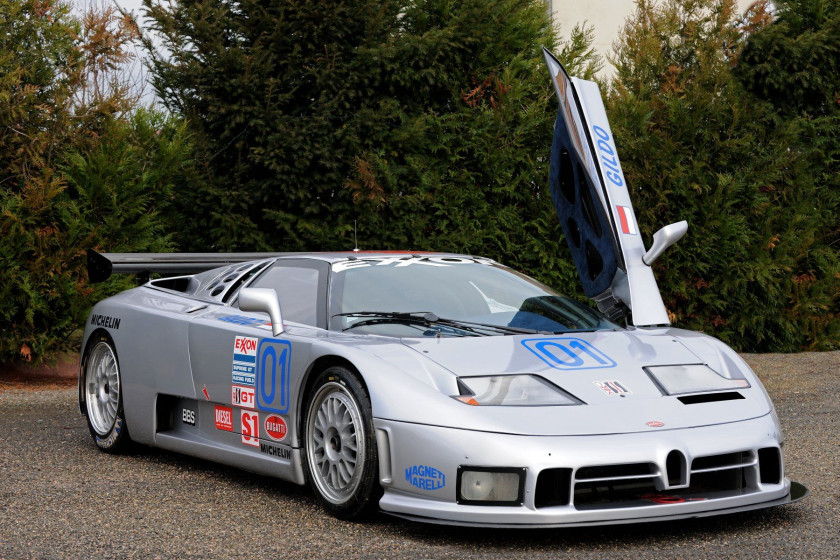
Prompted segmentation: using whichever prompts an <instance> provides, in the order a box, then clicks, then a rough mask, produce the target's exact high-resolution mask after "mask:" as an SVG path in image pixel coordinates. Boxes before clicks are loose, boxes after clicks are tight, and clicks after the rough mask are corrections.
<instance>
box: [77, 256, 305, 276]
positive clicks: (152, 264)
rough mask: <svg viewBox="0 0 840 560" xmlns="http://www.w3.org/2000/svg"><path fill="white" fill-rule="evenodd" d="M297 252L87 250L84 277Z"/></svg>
mask: <svg viewBox="0 0 840 560" xmlns="http://www.w3.org/2000/svg"><path fill="white" fill-rule="evenodd" d="M296 254H298V253H97V252H96V251H94V250H93V249H88V252H87V268H88V278H89V279H90V281H91V282H93V283H96V282H104V281H105V280H107V279H108V278H109V277H110V276H111V275H112V274H138V275H140V276H141V277H145V278H148V276H149V274H151V273H153V272H158V273H162V274H196V273H198V272H204V271H205V270H210V269H213V268H217V267H220V266H225V265H226V264H238V263H243V262H248V261H256V260H262V259H270V258H274V257H285V256H292V255H296Z"/></svg>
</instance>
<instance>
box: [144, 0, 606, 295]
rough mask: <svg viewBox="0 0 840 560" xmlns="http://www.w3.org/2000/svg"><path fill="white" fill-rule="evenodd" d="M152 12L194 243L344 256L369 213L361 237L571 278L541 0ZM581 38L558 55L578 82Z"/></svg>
mask: <svg viewBox="0 0 840 560" xmlns="http://www.w3.org/2000/svg"><path fill="white" fill-rule="evenodd" d="M146 6H147V8H148V13H149V14H150V15H151V16H152V17H153V18H154V20H155V25H154V27H155V29H156V30H157V31H158V32H159V33H160V34H161V35H162V36H163V37H164V38H165V41H164V46H165V47H166V51H168V52H167V54H166V55H165V56H164V55H161V56H158V57H156V58H155V60H154V76H155V87H156V90H157V92H158V94H159V95H160V96H161V97H162V98H163V99H164V101H165V103H166V104H167V105H168V106H169V107H170V108H171V109H172V110H175V111H178V112H180V113H182V114H183V115H185V117H186V118H187V121H188V122H189V123H190V126H191V127H192V130H193V132H194V133H195V136H196V139H197V142H199V143H200V146H201V152H200V156H199V157H198V158H197V159H199V161H200V168H201V170H202V171H203V172H205V173H206V175H205V176H204V177H203V180H204V184H205V185H206V187H204V188H202V189H200V190H198V191H197V192H195V193H190V194H188V195H187V196H189V197H190V204H189V206H188V207H189V208H192V209H195V211H194V212H193V213H192V215H193V216H194V217H195V219H196V220H197V226H198V227H197V229H196V230H195V231H194V232H193V235H192V236H188V237H183V238H182V239H183V240H184V242H183V244H182V245H181V247H182V248H184V249H192V250H199V249H201V250H212V249H216V250H220V249H224V250H237V249H250V250H254V249H263V250H269V249H271V250H278V249H282V250H292V251H293V250H331V249H341V250H346V249H350V248H352V247H353V228H354V221H357V223H358V232H359V243H360V245H361V247H362V248H377V249H417V250H423V249H435V250H451V251H460V252H467V253H472V252H474V253H480V254H484V255H487V256H491V257H496V258H499V259H500V260H502V261H504V262H506V263H509V264H511V265H514V266H519V267H523V268H526V269H529V270H532V271H540V272H541V276H542V277H543V279H547V280H552V281H553V283H555V284H560V285H563V284H567V283H568V284H570V288H571V290H573V289H574V288H572V286H574V284H573V282H574V278H575V274H574V272H573V269H572V267H571V264H570V263H569V261H568V259H567V258H564V255H565V256H567V254H566V253H565V248H564V247H562V240H561V239H560V235H561V234H560V228H559V226H558V225H556V219H555V218H553V215H552V210H551V209H550V207H549V206H547V205H546V204H545V203H546V201H547V200H548V198H547V194H546V193H545V180H544V178H545V176H547V170H548V161H547V156H548V150H547V145H548V142H549V140H547V139H550V138H551V128H552V122H553V118H554V116H555V111H556V101H555V100H554V99H553V95H552V92H551V90H550V84H549V81H548V80H547V78H546V75H545V70H544V67H543V62H542V55H541V51H540V47H541V46H542V45H546V46H549V47H552V46H553V45H554V43H555V41H556V39H555V38H554V37H555V32H554V29H552V27H551V26H550V23H549V20H548V18H547V15H546V11H545V6H544V4H543V3H542V2H522V1H521V0H489V1H488V0H470V1H466V2H458V3H451V2H446V1H441V0H422V1H417V2H406V1H404V0H388V1H385V2H369V1H367V0H347V1H342V2H333V1H330V2H327V1H314V2H312V1H307V2H302V1H291V2H281V3H276V4H273V5H272V6H271V7H270V8H269V7H266V6H265V5H264V4H263V3H261V2H253V1H244V2H238V3H236V4H228V3H219V2H216V1H214V0H190V1H185V0H184V1H179V2H173V3H165V4H164V3H151V2H149V1H147V2H146ZM325 14H329V17H325ZM587 33H588V32H587V31H585V30H583V29H580V28H576V29H575V30H574V32H573V33H572V38H571V40H570V41H569V42H568V43H567V44H566V45H565V49H564V51H563V53H562V56H563V58H564V62H566V63H567V64H569V66H570V67H571V68H572V69H573V70H574V71H575V72H576V73H578V74H582V75H592V74H593V72H594V71H596V70H597V69H598V61H597V59H596V57H595V55H594V54H593V52H592V50H591V49H590V48H589V44H590V42H591V36H589V35H587ZM169 52H171V56H170V55H169V54H168V53H169ZM208 233H209V235H208ZM546 265H547V266H546ZM571 290H570V291H571Z"/></svg>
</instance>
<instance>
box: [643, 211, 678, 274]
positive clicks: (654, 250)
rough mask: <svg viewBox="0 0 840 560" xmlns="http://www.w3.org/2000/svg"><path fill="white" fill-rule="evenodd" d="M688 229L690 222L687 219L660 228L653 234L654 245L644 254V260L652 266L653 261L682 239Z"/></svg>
mask: <svg viewBox="0 0 840 560" xmlns="http://www.w3.org/2000/svg"><path fill="white" fill-rule="evenodd" d="M687 231H688V222H686V221H685V220H683V221H681V222H677V223H675V224H670V225H667V226H665V227H664V228H662V229H660V230H659V231H657V232H656V233H654V234H653V245H651V246H650V249H649V250H648V252H647V253H645V254H644V256H642V261H643V262H644V263H645V264H646V265H648V266H650V265H652V264H653V261H655V260H656V259H658V258H659V255H661V254H662V253H664V252H665V249H667V248H668V247H670V246H671V245H673V244H674V243H676V242H677V241H679V240H680V239H682V236H683V235H685V232H687Z"/></svg>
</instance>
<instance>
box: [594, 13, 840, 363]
mask: <svg viewBox="0 0 840 560" xmlns="http://www.w3.org/2000/svg"><path fill="white" fill-rule="evenodd" d="M734 8H735V3H734V0H668V1H666V2H665V3H663V4H661V5H656V4H653V3H650V2H648V1H647V0H641V1H640V2H639V3H638V5H637V11H636V13H635V15H634V16H633V17H632V18H631V19H630V20H629V21H628V23H627V25H626V27H625V28H624V30H623V32H622V34H621V38H620V43H619V45H618V46H617V49H616V53H615V63H616V66H617V68H618V73H617V77H616V81H615V84H614V87H613V90H612V93H611V95H610V98H609V100H608V111H609V112H610V117H611V123H612V126H613V131H614V132H615V136H616V142H617V144H618V151H619V153H620V154H621V156H622V161H623V166H624V171H625V175H626V177H627V182H628V185H629V186H630V188H631V190H632V197H633V200H634V205H635V207H636V214H637V216H638V219H639V223H640V226H641V229H642V232H643V233H644V235H645V237H646V238H647V239H650V236H651V235H652V234H653V232H654V231H655V230H656V229H658V228H659V227H661V226H663V225H665V224H667V223H671V222H675V221H678V220H682V219H685V220H688V222H689V225H690V227H689V234H688V235H687V236H686V238H685V239H683V240H682V241H681V242H680V243H679V244H678V246H677V247H676V248H675V250H672V251H669V253H668V254H667V255H666V256H665V257H663V259H662V260H661V262H657V263H656V265H655V268H656V272H657V278H658V279H659V285H660V288H661V290H662V293H663V297H664V300H665V302H666V305H667V307H668V308H669V310H670V311H671V312H672V313H673V315H674V318H675V319H676V324H677V325H678V326H684V327H687V328H691V329H696V330H704V331H707V332H709V333H710V334H714V335H715V336H718V337H720V338H722V339H723V340H725V341H726V342H727V343H729V344H731V345H733V346H734V347H736V348H739V349H750V350H783V351H791V350H796V349H800V348H803V347H806V348H807V347H832V346H836V345H837V344H838V341H839V339H838V321H837V318H838V316H837V309H838V308H837V304H838V299H837V298H838V278H840V276H838V273H840V266H838V259H837V255H836V253H833V252H832V251H831V250H830V249H828V248H827V245H826V240H825V239H824V238H823V236H822V230H823V229H824V228H825V226H826V224H832V223H836V212H835V213H834V214H833V216H834V217H832V209H831V208H829V207H826V206H823V205H821V204H820V203H819V202H818V201H820V200H821V198H820V186H819V185H818V184H817V183H816V182H815V180H814V179H815V175H814V173H815V170H817V171H818V170H819V169H820V168H821V166H822V165H823V163H822V162H821V161H820V160H819V158H816V157H809V154H808V153H807V152H806V151H803V149H801V148H802V147H801V143H800V135H799V134H798V130H797V129H798V127H799V126H800V124H799V123H795V122H785V121H780V120H779V119H777V116H776V114H775V113H774V112H773V110H772V109H771V108H770V107H769V106H768V104H765V103H758V102H756V100H755V99H754V98H753V97H752V96H751V95H749V92H748V91H746V90H745V89H744V88H743V87H742V85H741V84H740V82H739V81H738V80H736V79H735V78H734V76H733V70H732V68H733V66H735V65H736V64H738V63H739V54H740V52H741V49H742V48H743V41H744V35H743V33H744V29H750V30H751V31H752V32H753V33H754V35H753V37H758V36H759V35H760V34H761V33H763V32H764V31H763V30H762V29H760V28H759V29H757V30H756V29H755V28H754V27H750V26H744V27H738V26H736V25H733V22H735V20H736V15H735V13H734ZM768 19H769V18H765V20H768ZM757 20H758V21H761V18H757ZM773 25H775V24H771V25H770V26H769V27H766V29H770V28H772V27H773ZM832 220H835V221H832Z"/></svg>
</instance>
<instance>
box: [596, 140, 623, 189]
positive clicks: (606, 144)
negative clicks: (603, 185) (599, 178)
mask: <svg viewBox="0 0 840 560" xmlns="http://www.w3.org/2000/svg"><path fill="white" fill-rule="evenodd" d="M592 131H593V132H595V136H597V137H598V141H597V142H596V143H597V144H598V151H599V152H600V154H601V164H602V165H603V166H604V167H605V168H606V169H607V173H606V175H607V179H609V180H610V182H611V183H612V184H613V185H615V186H616V187H623V186H624V179H622V178H621V164H619V163H618V156H617V155H616V151H615V148H613V147H612V142H611V141H610V135H609V133H608V132H607V131H606V130H604V129H603V128H601V127H600V126H598V125H597V124H596V125H595V126H593V127H592Z"/></svg>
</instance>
